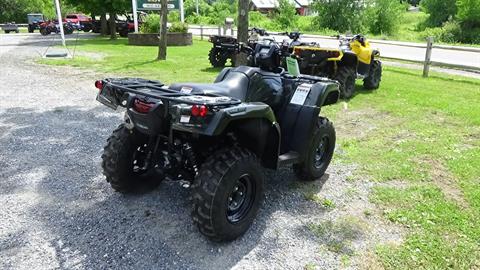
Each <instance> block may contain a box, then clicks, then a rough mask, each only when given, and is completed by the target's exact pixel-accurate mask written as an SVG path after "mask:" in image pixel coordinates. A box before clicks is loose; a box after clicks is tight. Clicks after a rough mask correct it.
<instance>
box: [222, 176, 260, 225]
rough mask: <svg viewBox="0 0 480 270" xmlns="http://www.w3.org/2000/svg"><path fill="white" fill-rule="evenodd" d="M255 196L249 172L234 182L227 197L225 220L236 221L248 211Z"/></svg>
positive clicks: (253, 184)
mask: <svg viewBox="0 0 480 270" xmlns="http://www.w3.org/2000/svg"><path fill="white" fill-rule="evenodd" d="M254 198H255V183H254V181H253V179H252V177H251V176H250V175H249V174H244V175H242V176H241V177H240V178H238V180H237V181H236V182H235V185H234V186H233V189H232V190H231V192H230V194H229V195H228V197H227V220H228V221H229V222H230V223H238V222H240V221H241V220H242V219H243V218H245V216H246V215H247V214H248V212H250V209H251V208H252V205H253V201H254Z"/></svg>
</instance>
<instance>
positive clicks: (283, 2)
mask: <svg viewBox="0 0 480 270" xmlns="http://www.w3.org/2000/svg"><path fill="white" fill-rule="evenodd" d="M274 14H275V15H274V17H273V18H274V20H275V22H276V23H277V24H278V26H280V28H281V29H282V30H289V29H291V28H292V27H295V26H296V24H297V20H298V15H297V11H296V10H295V5H294V4H292V3H290V1H288V0H279V1H278V8H277V10H276V12H275V13H274Z"/></svg>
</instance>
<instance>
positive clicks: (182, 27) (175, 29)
mask: <svg viewBox="0 0 480 270" xmlns="http://www.w3.org/2000/svg"><path fill="white" fill-rule="evenodd" d="M168 32H171V33H188V24H186V23H182V22H174V23H173V24H172V25H171V26H170V28H168Z"/></svg>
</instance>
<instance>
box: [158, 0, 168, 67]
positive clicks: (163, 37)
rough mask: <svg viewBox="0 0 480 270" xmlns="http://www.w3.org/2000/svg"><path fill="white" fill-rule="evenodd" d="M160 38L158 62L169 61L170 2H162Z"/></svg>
mask: <svg viewBox="0 0 480 270" xmlns="http://www.w3.org/2000/svg"><path fill="white" fill-rule="evenodd" d="M160 5H161V7H160V8H161V9H160V38H159V42H158V56H157V60H166V59H167V19H168V1H167V0H161V1H160Z"/></svg>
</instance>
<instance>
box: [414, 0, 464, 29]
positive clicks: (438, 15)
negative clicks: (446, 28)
mask: <svg viewBox="0 0 480 270" xmlns="http://www.w3.org/2000/svg"><path fill="white" fill-rule="evenodd" d="M455 1H456V0H422V1H421V2H420V5H421V6H422V8H423V9H425V12H426V13H428V14H429V15H430V16H429V17H428V19H427V24H428V25H429V26H441V25H442V24H443V23H444V22H446V21H448V20H449V19H451V18H453V17H454V16H455V13H456V12H457V6H456V5H455Z"/></svg>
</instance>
